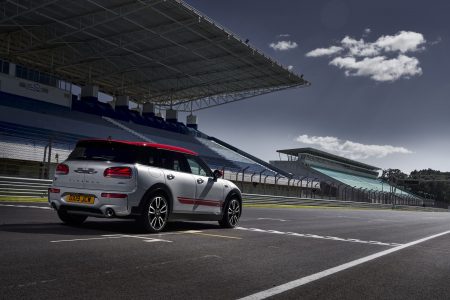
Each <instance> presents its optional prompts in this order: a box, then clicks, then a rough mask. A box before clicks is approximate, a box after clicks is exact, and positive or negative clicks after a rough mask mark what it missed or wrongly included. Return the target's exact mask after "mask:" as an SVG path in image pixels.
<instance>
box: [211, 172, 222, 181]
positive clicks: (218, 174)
mask: <svg viewBox="0 0 450 300" xmlns="http://www.w3.org/2000/svg"><path fill="white" fill-rule="evenodd" d="M213 176H214V179H217V178H221V177H222V176H223V174H222V171H220V170H214V172H213Z"/></svg>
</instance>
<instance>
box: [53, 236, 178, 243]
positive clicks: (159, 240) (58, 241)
mask: <svg viewBox="0 0 450 300" xmlns="http://www.w3.org/2000/svg"><path fill="white" fill-rule="evenodd" d="M123 238H135V239H140V240H142V241H143V242H147V243H149V242H166V243H172V241H168V240H163V239H155V238H151V237H143V236H139V235H129V234H104V235H102V236H101V237H92V238H83V239H71V240H55V241H50V243H64V242H80V241H94V240H107V239H123Z"/></svg>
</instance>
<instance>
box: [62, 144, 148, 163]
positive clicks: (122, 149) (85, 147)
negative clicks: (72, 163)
mask: <svg viewBox="0 0 450 300" xmlns="http://www.w3.org/2000/svg"><path fill="white" fill-rule="evenodd" d="M149 150H151V149H143V148H142V147H136V146H133V145H126V144H121V143H113V142H101V141H99V142H93V141H89V142H79V143H78V144H77V146H76V147H75V149H74V150H73V151H72V153H71V154H70V155H69V158H68V159H70V160H98V161H112V162H121V163H130V164H134V163H141V162H143V160H145V161H146V164H149V163H150V161H148V159H149V157H148V156H149V154H150V153H149V152H151V151H149ZM146 153H147V155H146ZM144 156H147V159H145V158H144Z"/></svg>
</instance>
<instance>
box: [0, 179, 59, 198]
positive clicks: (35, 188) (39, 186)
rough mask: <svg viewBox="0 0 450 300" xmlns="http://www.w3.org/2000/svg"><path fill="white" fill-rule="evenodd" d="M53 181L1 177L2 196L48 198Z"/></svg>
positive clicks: (0, 192)
mask: <svg viewBox="0 0 450 300" xmlns="http://www.w3.org/2000/svg"><path fill="white" fill-rule="evenodd" d="M51 183H52V181H51V180H47V179H33V178H21V177H5V176H0V196H3V197H4V196H11V197H47V192H48V188H49V186H50V184H51Z"/></svg>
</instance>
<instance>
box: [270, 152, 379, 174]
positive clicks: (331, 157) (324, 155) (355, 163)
mask: <svg viewBox="0 0 450 300" xmlns="http://www.w3.org/2000/svg"><path fill="white" fill-rule="evenodd" d="M277 152H278V153H283V154H287V155H292V156H299V155H301V154H309V155H313V156H317V157H322V158H325V159H329V160H332V161H336V162H341V163H344V164H348V165H353V166H358V167H361V168H364V169H369V170H374V171H375V170H380V168H378V167H374V166H371V165H368V164H365V163H362V162H359V161H356V160H352V159H348V158H345V157H342V156H338V155H334V154H331V153H328V152H325V151H321V150H318V149H314V148H309V147H306V148H295V149H285V150H277Z"/></svg>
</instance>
